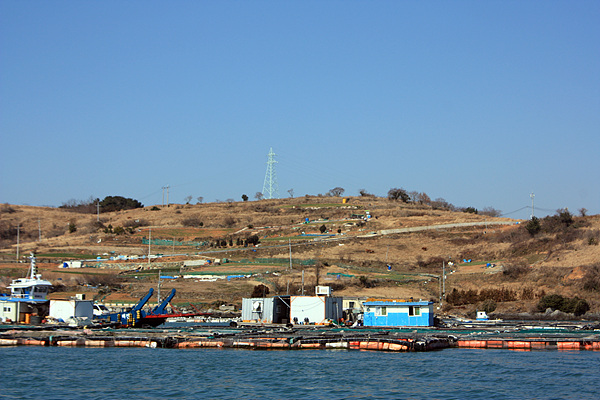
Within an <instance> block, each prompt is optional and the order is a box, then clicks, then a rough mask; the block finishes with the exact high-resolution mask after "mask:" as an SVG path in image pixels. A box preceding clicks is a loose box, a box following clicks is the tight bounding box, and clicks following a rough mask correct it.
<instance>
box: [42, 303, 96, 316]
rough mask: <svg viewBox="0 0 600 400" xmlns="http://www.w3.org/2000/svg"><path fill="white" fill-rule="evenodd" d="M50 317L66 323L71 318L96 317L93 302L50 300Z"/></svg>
mask: <svg viewBox="0 0 600 400" xmlns="http://www.w3.org/2000/svg"><path fill="white" fill-rule="evenodd" d="M49 315H50V317H52V318H56V319H58V320H63V321H66V320H68V319H69V318H73V317H75V318H89V319H92V318H93V316H94V302H93V301H92V300H78V299H72V300H50V314H49Z"/></svg>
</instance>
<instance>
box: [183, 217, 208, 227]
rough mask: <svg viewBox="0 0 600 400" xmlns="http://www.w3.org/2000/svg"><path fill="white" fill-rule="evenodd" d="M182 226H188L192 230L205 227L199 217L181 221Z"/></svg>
mask: <svg viewBox="0 0 600 400" xmlns="http://www.w3.org/2000/svg"><path fill="white" fill-rule="evenodd" d="M181 224H182V225H183V226H188V227H192V228H201V227H203V226H204V222H202V221H201V220H200V218H198V217H188V218H186V219H184V220H183V221H181Z"/></svg>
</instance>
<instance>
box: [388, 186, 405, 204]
mask: <svg viewBox="0 0 600 400" xmlns="http://www.w3.org/2000/svg"><path fill="white" fill-rule="evenodd" d="M387 198H388V200H393V201H397V200H401V201H403V202H404V203H408V201H409V200H410V197H409V195H408V193H406V190H404V189H403V188H392V189H390V190H389V191H388V195H387Z"/></svg>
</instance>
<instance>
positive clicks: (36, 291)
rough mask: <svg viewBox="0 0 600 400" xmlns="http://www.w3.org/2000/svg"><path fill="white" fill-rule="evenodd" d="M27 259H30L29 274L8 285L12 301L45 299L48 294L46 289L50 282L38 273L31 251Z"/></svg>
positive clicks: (42, 300)
mask: <svg viewBox="0 0 600 400" xmlns="http://www.w3.org/2000/svg"><path fill="white" fill-rule="evenodd" d="M29 259H30V260H31V265H30V267H29V276H28V277H27V278H19V279H15V280H13V281H12V283H11V284H10V285H8V288H9V289H10V298H11V300H13V301H25V302H40V301H41V302H44V301H47V298H46V297H47V296H48V291H49V290H50V288H51V287H52V284H51V283H50V282H48V281H46V280H43V279H42V275H41V274H38V270H37V266H36V265H35V256H34V255H33V253H31V256H30V257H29Z"/></svg>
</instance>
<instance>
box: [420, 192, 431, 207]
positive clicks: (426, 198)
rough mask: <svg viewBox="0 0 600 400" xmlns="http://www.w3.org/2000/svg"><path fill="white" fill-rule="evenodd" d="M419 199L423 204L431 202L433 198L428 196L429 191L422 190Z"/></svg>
mask: <svg viewBox="0 0 600 400" xmlns="http://www.w3.org/2000/svg"><path fill="white" fill-rule="evenodd" d="M417 201H418V202H419V203H421V204H431V199H430V198H429V196H427V193H425V192H421V193H419V196H418V198H417Z"/></svg>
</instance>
